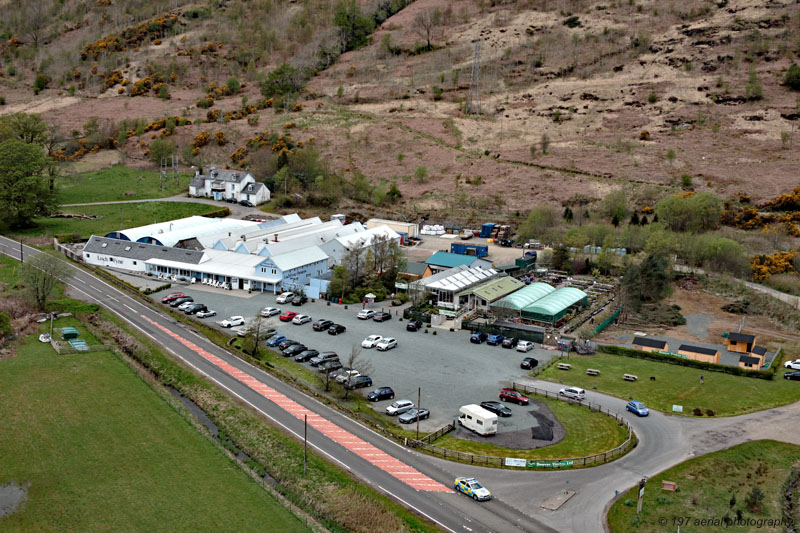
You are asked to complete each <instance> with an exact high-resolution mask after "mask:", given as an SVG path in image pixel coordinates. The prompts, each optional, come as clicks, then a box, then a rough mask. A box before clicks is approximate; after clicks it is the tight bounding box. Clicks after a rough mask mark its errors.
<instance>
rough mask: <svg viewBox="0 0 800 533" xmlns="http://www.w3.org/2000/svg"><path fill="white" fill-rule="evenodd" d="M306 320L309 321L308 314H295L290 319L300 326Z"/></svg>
mask: <svg viewBox="0 0 800 533" xmlns="http://www.w3.org/2000/svg"><path fill="white" fill-rule="evenodd" d="M306 322H311V317H310V316H308V315H297V316H296V317H294V318H293V319H292V324H294V325H296V326H302V325H303V324H305V323H306Z"/></svg>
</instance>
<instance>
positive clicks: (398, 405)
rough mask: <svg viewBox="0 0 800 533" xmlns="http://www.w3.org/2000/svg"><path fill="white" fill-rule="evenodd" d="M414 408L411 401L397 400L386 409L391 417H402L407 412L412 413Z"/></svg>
mask: <svg viewBox="0 0 800 533" xmlns="http://www.w3.org/2000/svg"><path fill="white" fill-rule="evenodd" d="M413 408H414V402H412V401H411V400H397V401H396V402H394V403H393V404H392V405H390V406H389V407H387V408H386V414H387V415H389V416H396V415H402V414H403V413H405V412H406V411H410V410H411V409H413Z"/></svg>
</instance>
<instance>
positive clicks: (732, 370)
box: [597, 344, 778, 380]
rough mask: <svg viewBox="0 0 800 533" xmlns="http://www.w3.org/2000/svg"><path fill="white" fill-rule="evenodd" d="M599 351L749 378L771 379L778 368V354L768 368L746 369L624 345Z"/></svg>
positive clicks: (600, 348) (601, 346) (605, 347)
mask: <svg viewBox="0 0 800 533" xmlns="http://www.w3.org/2000/svg"><path fill="white" fill-rule="evenodd" d="M597 351H599V352H602V353H609V354H612V355H622V356H625V357H633V358H634V359H644V360H646V361H655V362H658V363H668V364H671V365H679V366H688V367H692V368H700V369H702V370H709V371H711V372H722V373H724V374H733V375H734V376H744V377H748V378H756V379H767V380H771V379H773V378H774V377H775V373H776V372H777V370H778V365H777V364H776V363H777V356H776V360H775V361H773V362H772V365H771V366H770V367H769V369H768V370H746V369H744V368H740V367H738V366H725V365H717V364H714V363H706V362H705V361H694V360H692V359H681V358H680V357H675V356H673V355H667V354H663V353H655V352H643V351H641V350H634V349H632V348H625V347H624V346H609V345H605V344H601V345H599V346H598V347H597Z"/></svg>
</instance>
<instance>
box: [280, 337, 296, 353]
mask: <svg viewBox="0 0 800 533" xmlns="http://www.w3.org/2000/svg"><path fill="white" fill-rule="evenodd" d="M293 344H301V343H300V341H294V340H292V339H284V340H282V341H281V342H280V343H278V349H279V350H280V351H284V350H285V349H286V348H288V347H289V346H292V345H293Z"/></svg>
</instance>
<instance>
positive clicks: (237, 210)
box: [61, 194, 269, 218]
mask: <svg viewBox="0 0 800 533" xmlns="http://www.w3.org/2000/svg"><path fill="white" fill-rule="evenodd" d="M141 202H190V203H193V204H208V205H213V206H214V207H216V208H218V209H222V208H223V207H227V208H228V209H230V210H231V216H232V217H234V218H242V217H243V216H245V215H261V216H264V217H267V216H269V214H268V213H264V212H263V211H261V210H260V209H258V208H257V207H244V206H241V205H239V204H229V203H228V202H218V201H216V200H212V199H211V198H193V197H189V196H186V195H185V194H177V195H175V196H169V197H167V198H145V199H142V200H117V201H113V202H89V203H85V204H64V205H62V206H61V207H83V206H88V205H111V204H138V203H141Z"/></svg>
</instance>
